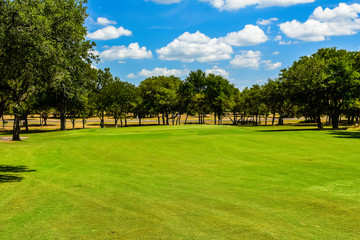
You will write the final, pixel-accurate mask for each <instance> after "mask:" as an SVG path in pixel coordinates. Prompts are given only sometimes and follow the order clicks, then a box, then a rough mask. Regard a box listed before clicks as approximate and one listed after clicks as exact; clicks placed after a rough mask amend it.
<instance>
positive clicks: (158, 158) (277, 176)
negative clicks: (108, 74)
mask: <svg viewBox="0 0 360 240" xmlns="http://www.w3.org/2000/svg"><path fill="white" fill-rule="evenodd" d="M312 129H314V127H294V126H291V127H289V126H284V127H233V126H209V125H207V126H197V125H191V126H169V127H166V126H165V127H164V126H156V127H131V128H119V129H114V128H111V129H110V128H109V129H87V130H78V131H67V132H47V133H36V134H29V135H24V136H28V137H29V139H26V140H24V141H21V142H17V143H11V142H0V156H1V158H0V165H1V166H0V181H1V182H0V239H358V237H359V236H360V208H359V206H360V177H359V172H360V160H359V159H360V158H359V156H360V148H359V146H360V135H358V133H357V132H348V131H313V130H312ZM19 166H22V167H19ZM32 170H33V171H32Z"/></svg>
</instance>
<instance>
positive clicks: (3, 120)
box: [1, 114, 5, 130]
mask: <svg viewBox="0 0 360 240" xmlns="http://www.w3.org/2000/svg"><path fill="white" fill-rule="evenodd" d="M1 118H2V122H3V129H4V130H5V119H4V114H3V115H2V116H1Z"/></svg>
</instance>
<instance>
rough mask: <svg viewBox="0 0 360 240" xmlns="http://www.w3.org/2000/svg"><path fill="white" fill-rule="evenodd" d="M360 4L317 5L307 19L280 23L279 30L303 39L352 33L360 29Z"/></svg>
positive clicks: (319, 39)
mask: <svg viewBox="0 0 360 240" xmlns="http://www.w3.org/2000/svg"><path fill="white" fill-rule="evenodd" d="M359 13H360V4H357V3H355V4H351V5H348V4H346V3H340V4H339V6H338V7H336V8H334V9H329V8H325V9H323V8H322V7H318V8H316V9H315V10H314V12H313V14H312V15H311V16H310V17H309V19H308V20H307V21H306V22H304V23H301V22H299V21H297V20H293V21H291V22H285V23H282V24H280V30H281V31H282V32H283V33H284V34H285V35H286V36H288V37H290V38H295V39H300V40H303V41H309V42H316V41H324V40H326V39H327V38H329V37H331V36H341V35H354V34H357V33H358V31H359V30H360V18H359Z"/></svg>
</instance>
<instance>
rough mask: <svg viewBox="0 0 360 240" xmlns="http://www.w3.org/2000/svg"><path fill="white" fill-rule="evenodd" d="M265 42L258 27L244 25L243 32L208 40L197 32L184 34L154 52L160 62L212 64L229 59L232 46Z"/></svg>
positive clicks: (265, 39)
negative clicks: (175, 61) (176, 61)
mask: <svg viewBox="0 0 360 240" xmlns="http://www.w3.org/2000/svg"><path fill="white" fill-rule="evenodd" d="M267 40H268V37H267V36H266V35H265V33H264V31H263V30H262V29H260V28H259V27H258V26H254V25H246V26H245V28H244V29H243V30H241V31H239V32H231V33H229V34H227V35H226V36H225V37H220V38H210V37H208V36H206V35H205V34H203V33H201V32H199V31H197V32H196V33H189V32H185V33H183V34H182V35H180V36H179V37H177V38H176V39H175V40H173V41H172V42H171V43H169V44H168V45H167V46H166V47H163V48H161V49H157V50H156V52H157V54H158V55H159V59H161V60H180V61H182V62H194V61H198V62H212V61H220V60H227V59H231V55H232V54H233V48H232V46H253V45H257V44H260V43H264V42H266V41H267Z"/></svg>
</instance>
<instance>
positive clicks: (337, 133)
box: [329, 131, 360, 139]
mask: <svg viewBox="0 0 360 240" xmlns="http://www.w3.org/2000/svg"><path fill="white" fill-rule="evenodd" d="M329 134H331V135H332V136H334V137H336V138H357V139H360V132H351V131H332V132H329Z"/></svg>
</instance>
